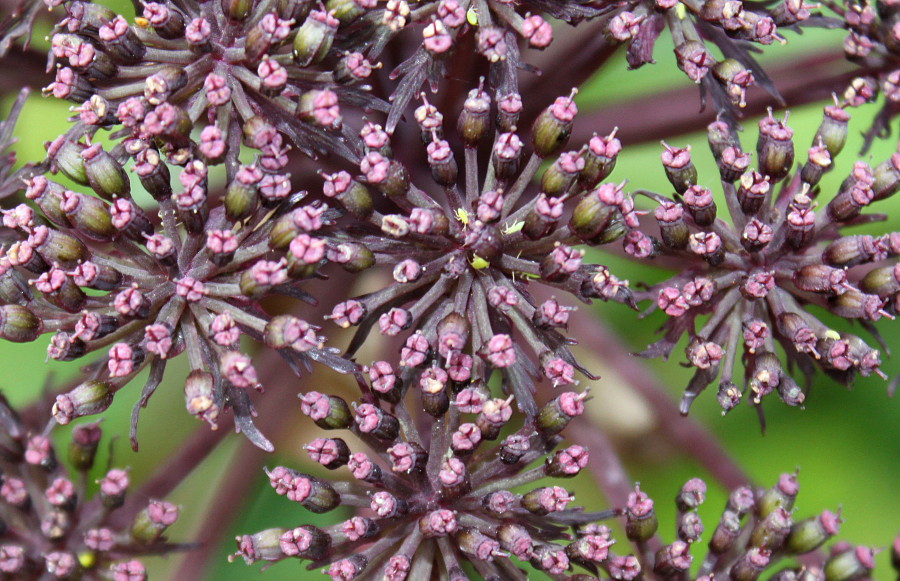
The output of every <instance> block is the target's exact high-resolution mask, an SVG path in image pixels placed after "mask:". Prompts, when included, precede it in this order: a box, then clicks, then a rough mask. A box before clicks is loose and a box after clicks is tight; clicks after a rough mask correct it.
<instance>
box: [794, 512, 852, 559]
mask: <svg viewBox="0 0 900 581" xmlns="http://www.w3.org/2000/svg"><path fill="white" fill-rule="evenodd" d="M840 525H841V517H840V515H839V514H834V513H833V512H831V511H830V510H826V511H823V512H822V514H820V515H819V516H813V517H810V518H808V519H805V520H802V521H800V522H798V523H794V525H793V526H792V527H791V532H790V534H789V535H788V538H787V542H786V543H785V545H784V548H785V550H786V551H787V552H789V553H794V554H798V555H799V554H801V553H808V552H810V551H814V550H816V549H818V548H819V547H821V546H822V544H823V543H825V541H827V540H828V539H830V538H831V537H833V536H834V535H836V534H837V533H838V530H839V529H840Z"/></svg>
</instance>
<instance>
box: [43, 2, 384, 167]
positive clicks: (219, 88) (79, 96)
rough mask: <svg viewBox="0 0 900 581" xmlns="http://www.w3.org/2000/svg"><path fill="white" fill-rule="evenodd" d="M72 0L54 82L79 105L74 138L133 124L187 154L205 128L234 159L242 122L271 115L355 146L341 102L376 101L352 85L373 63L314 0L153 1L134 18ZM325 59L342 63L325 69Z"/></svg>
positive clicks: (269, 152)
mask: <svg viewBox="0 0 900 581" xmlns="http://www.w3.org/2000/svg"><path fill="white" fill-rule="evenodd" d="M66 10H67V13H68V17H67V18H66V19H65V21H64V24H65V29H64V31H61V32H58V33H57V34H55V35H54V36H53V38H52V39H51V40H52V55H53V57H54V58H55V60H56V61H57V63H58V66H57V69H56V80H55V81H54V82H53V83H52V84H51V85H50V86H49V87H47V89H46V91H47V92H48V93H51V94H53V95H54V96H55V97H57V98H62V99H67V100H69V101H72V102H74V103H76V104H77V105H78V112H79V119H78V122H77V123H76V124H75V126H73V128H72V129H71V130H70V131H69V133H68V137H69V138H70V140H73V139H77V138H78V137H79V136H81V135H83V134H88V135H91V134H93V133H95V132H96V131H97V130H98V129H99V128H110V127H113V126H117V125H121V126H122V127H123V129H122V130H121V131H120V132H117V133H116V134H115V135H118V136H121V137H127V138H129V139H138V140H144V141H146V140H148V139H152V140H155V141H159V142H161V143H164V144H165V145H166V147H167V148H170V149H171V150H173V154H174V155H184V154H183V153H180V152H182V150H183V149H184V148H186V147H189V146H190V145H191V142H192V140H193V139H196V136H192V135H191V131H192V129H193V128H194V127H197V128H198V129H199V128H200V127H202V128H203V131H202V132H201V133H200V135H199V139H197V141H196V143H194V145H195V146H196V147H197V148H198V149H200V150H202V151H203V155H204V156H205V157H207V158H210V159H219V158H221V157H223V156H225V157H227V158H228V160H229V162H231V163H234V161H235V159H236V157H237V151H236V150H237V147H238V144H239V142H240V139H241V135H242V131H243V134H244V135H245V136H247V135H255V134H256V132H257V127H256V126H257V125H258V123H259V121H260V117H262V118H265V120H266V122H267V123H269V124H271V125H275V126H277V127H278V128H279V130H280V131H282V132H283V133H284V134H285V135H286V136H287V137H288V138H289V139H290V141H291V142H292V143H293V144H294V145H295V146H297V147H300V148H301V149H302V150H304V151H306V152H308V153H312V152H318V151H337V152H339V153H341V154H343V155H345V156H348V155H350V151H349V149H348V148H347V147H346V145H345V144H344V143H343V138H342V137H341V133H340V128H341V112H340V102H341V101H342V100H344V99H349V100H350V101H351V102H354V103H355V104H357V105H359V104H366V105H369V106H375V101H374V100H373V99H371V98H369V97H367V96H366V95H365V93H362V92H360V91H357V90H354V89H352V88H350V87H348V86H347V85H348V84H353V83H355V82H357V81H359V80H362V79H364V78H366V77H367V76H368V75H369V74H370V72H371V69H372V65H371V63H369V62H368V61H367V60H366V59H365V58H364V57H363V56H362V55H361V54H359V53H348V52H342V51H340V50H339V49H338V48H337V46H336V45H334V39H335V37H336V35H338V34H339V33H341V34H342V31H341V30H339V29H340V22H339V21H338V20H337V19H336V18H335V17H334V16H333V13H331V12H327V11H324V10H322V9H321V7H320V8H315V7H313V5H312V3H305V2H304V3H289V2H280V3H268V2H246V1H243V0H235V1H233V2H221V3H220V2H201V3H197V4H191V3H184V4H178V5H177V6H176V5H175V4H174V3H171V2H161V3H158V2H147V3H144V5H143V13H142V14H141V15H140V16H139V17H138V18H136V20H135V23H134V24H130V23H129V22H128V21H127V20H126V19H125V18H124V17H123V16H121V15H117V14H115V13H114V12H112V11H111V10H110V9H108V8H105V7H103V6H101V5H99V4H93V3H90V2H81V1H74V2H68V3H67V4H66ZM325 59H329V61H328V62H332V61H334V62H335V65H334V67H333V68H328V67H319V68H317V67H316V65H318V64H319V63H320V62H322V61H324V60H325ZM262 145H264V147H260V146H262ZM257 147H260V148H261V149H263V153H264V155H266V156H267V157H270V158H273V159H278V158H280V157H282V156H284V154H285V151H286V149H287V148H286V147H285V146H284V144H283V143H282V141H281V140H280V139H278V140H276V141H274V142H270V143H265V144H259V145H258V146H257Z"/></svg>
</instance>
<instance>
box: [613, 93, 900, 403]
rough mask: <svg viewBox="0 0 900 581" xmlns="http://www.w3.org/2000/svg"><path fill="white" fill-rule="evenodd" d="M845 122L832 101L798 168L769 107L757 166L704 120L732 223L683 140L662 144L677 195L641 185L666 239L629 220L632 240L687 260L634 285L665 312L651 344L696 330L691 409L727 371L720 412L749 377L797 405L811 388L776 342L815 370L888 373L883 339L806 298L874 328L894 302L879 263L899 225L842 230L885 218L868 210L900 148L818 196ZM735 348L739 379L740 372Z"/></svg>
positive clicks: (639, 248) (894, 278)
mask: <svg viewBox="0 0 900 581" xmlns="http://www.w3.org/2000/svg"><path fill="white" fill-rule="evenodd" d="M848 120H849V115H848V113H847V112H846V111H845V110H844V109H843V108H841V107H838V106H829V107H826V109H825V112H824V119H823V121H822V124H821V125H820V127H819V131H818V133H817V134H816V137H815V140H814V142H813V144H812V146H811V147H810V149H809V151H808V156H807V160H806V161H805V163H804V165H803V166H802V168H801V169H800V170H799V171H795V172H792V171H791V170H792V167H793V163H794V143H793V132H792V130H791V129H790V128H789V127H787V125H785V124H784V122H783V121H780V120H777V119H775V118H774V117H773V116H772V114H771V112H770V114H769V116H768V117H766V118H764V119H762V120H761V121H760V123H759V126H760V132H759V141H758V142H757V148H756V153H757V163H758V167H757V168H756V169H750V168H749V154H747V153H744V151H743V149H742V148H741V144H740V141H739V140H738V138H737V135H736V134H734V133H733V132H732V131H731V130H730V129H729V128H728V126H727V125H726V124H725V123H723V122H718V121H717V122H715V123H713V124H712V125H710V127H709V143H710V147H711V148H712V151H713V154H714V155H715V158H716V162H717V163H718V166H719V170H720V175H721V179H722V188H723V190H724V193H725V201H726V206H727V210H728V214H729V215H730V223H728V222H726V221H724V220H723V219H721V218H719V217H717V208H716V204H715V201H714V200H713V196H712V192H711V191H710V190H709V189H707V188H705V187H703V186H702V185H700V184H699V183H698V181H697V172H696V170H695V169H694V167H693V164H692V163H691V161H690V153H689V151H688V150H684V149H677V148H672V147H669V146H666V151H665V152H664V153H663V165H664V166H665V169H666V173H667V175H668V176H669V179H670V181H671V182H672V185H673V187H674V188H675V190H676V192H677V193H676V195H675V196H674V198H673V199H670V198H667V197H665V196H660V195H658V194H653V193H648V192H642V193H645V194H646V195H647V196H649V197H650V198H652V199H653V200H655V201H656V202H657V203H658V206H657V208H656V209H655V210H654V217H655V218H656V222H657V224H658V227H659V238H656V237H651V236H648V235H646V234H644V233H643V232H641V231H639V230H633V231H631V232H630V233H629V234H628V235H626V237H625V240H626V246H625V249H626V252H628V253H630V254H632V255H634V256H636V257H639V258H645V257H649V256H659V259H660V260H661V261H664V262H667V261H669V260H672V261H673V263H677V264H678V265H679V268H680V269H681V272H680V274H678V275H677V276H675V277H674V278H671V279H669V280H668V281H666V282H663V283H660V284H658V285H655V286H653V287H652V288H651V289H650V290H648V291H647V292H643V293H641V294H640V297H641V298H643V299H648V300H652V301H654V305H652V306H651V307H650V308H651V310H653V309H660V310H662V311H664V312H665V313H666V314H667V315H669V316H670V319H669V320H668V321H667V322H666V323H665V325H664V326H663V331H664V333H665V337H664V338H663V339H662V340H661V341H658V342H657V343H654V344H653V345H651V346H650V347H649V348H648V349H647V350H646V351H645V352H644V353H643V355H647V356H659V355H662V356H668V355H669V353H671V351H672V349H673V348H674V347H675V344H676V342H677V341H678V339H679V337H681V336H682V335H684V334H687V335H688V337H689V341H688V346H687V349H686V353H687V358H688V362H689V364H690V365H691V366H692V367H694V368H695V369H696V373H695V375H694V377H693V379H692V380H691V382H690V384H689V385H688V387H687V390H686V391H685V394H684V396H683V398H682V403H681V408H682V411H683V412H684V413H686V412H687V410H688V407H689V406H690V404H691V402H692V401H693V399H694V398H695V397H696V396H697V395H698V394H699V393H700V392H701V391H702V390H703V389H705V388H706V386H707V385H709V384H710V383H711V382H712V381H714V380H715V378H716V377H717V376H718V375H719V374H720V372H721V381H720V383H719V393H718V398H719V403H720V404H721V406H722V408H723V409H724V410H725V411H728V410H730V409H731V408H733V407H734V406H735V405H737V403H738V401H739V400H740V398H741V396H742V394H743V391H744V390H745V389H747V390H749V395H748V399H749V401H750V402H751V403H752V404H753V405H759V403H760V402H761V400H762V398H764V397H765V396H767V395H769V394H770V393H773V392H774V393H777V394H778V396H779V397H780V398H781V399H782V401H784V402H785V403H787V404H789V405H800V404H802V403H803V401H804V399H805V391H804V390H803V389H801V388H800V387H799V386H798V385H797V383H795V381H794V380H793V379H792V378H791V377H790V376H789V375H788V374H787V372H786V371H785V370H784V368H783V366H782V364H781V358H780V357H779V356H778V354H777V353H778V349H779V347H780V348H781V349H782V350H783V352H784V354H785V357H786V358H787V360H788V361H789V362H791V363H793V364H796V365H797V366H798V368H799V369H800V370H801V372H802V373H803V374H804V376H805V377H806V378H807V381H809V379H810V377H811V375H812V373H813V371H814V368H815V367H819V368H820V369H822V370H824V371H825V372H827V373H828V374H829V375H831V376H832V377H834V378H835V379H837V380H839V381H841V382H842V383H849V382H851V381H852V379H853V377H854V376H855V375H856V374H859V375H863V376H866V375H869V374H871V373H878V374H881V372H880V370H879V368H878V366H879V364H880V358H879V351H878V350H877V349H874V348H872V347H870V346H869V345H867V344H866V343H865V342H864V341H863V340H862V339H860V338H859V337H858V336H856V335H852V334H848V333H838V332H837V331H834V330H832V329H830V328H829V327H828V325H827V324H826V323H824V322H822V321H820V320H819V318H818V317H817V316H816V315H814V314H813V313H812V312H811V311H810V310H808V307H809V306H811V305H815V306H819V307H822V308H824V309H826V310H827V311H829V312H831V313H832V314H834V315H836V316H838V317H842V318H845V319H849V320H852V321H856V322H859V323H860V324H861V325H862V326H863V327H864V328H865V329H868V330H870V331H872V330H873V328H872V326H871V322H872V321H875V320H877V319H879V318H881V317H884V316H886V317H890V318H893V315H892V314H891V313H892V312H896V297H897V292H898V291H900V278H898V277H900V270H897V267H896V266H893V265H885V264H884V261H885V260H886V259H887V258H889V257H893V256H896V255H897V254H898V253H900V237H898V235H897V234H896V233H891V234H885V235H883V236H880V237H873V236H869V235H849V234H844V232H843V229H844V228H845V227H846V226H850V225H855V224H864V223H867V222H871V221H874V220H878V219H880V217H879V216H878V215H866V214H863V213H862V212H863V211H864V210H865V208H866V207H867V206H868V205H869V204H871V203H873V202H877V201H880V200H884V199H886V198H888V197H890V196H892V195H893V194H895V193H896V192H897V190H898V189H900V154H894V155H892V156H891V158H890V159H888V160H887V161H885V162H883V163H881V164H880V165H878V166H877V167H875V168H874V169H873V168H872V167H870V166H869V165H867V164H866V163H864V162H862V161H858V162H856V163H855V164H854V166H853V170H852V171H851V173H850V175H849V176H848V177H847V178H846V179H845V180H844V181H843V183H842V184H841V185H840V187H839V188H838V191H837V192H836V193H835V194H833V196H831V197H830V199H828V200H827V202H826V201H823V202H821V204H822V206H823V207H820V208H817V206H818V205H819V202H817V201H816V199H817V198H819V197H820V196H821V195H822V192H821V188H820V187H819V185H818V184H819V180H820V179H821V177H822V175H824V173H825V172H827V171H829V170H830V169H831V168H832V164H833V158H834V157H835V156H836V155H837V154H838V153H839V152H840V151H841V149H842V148H843V145H844V142H845V140H846V136H847V131H848V129H847V123H848ZM780 182H783V184H782V185H781V187H780V189H778V190H776V185H777V184H779V183H780ZM645 249H646V250H645ZM705 315H709V316H708V318H707V319H706V320H705V321H701V319H700V317H701V316H705ZM698 324H700V325H701V327H700V328H699V329H695V326H696V325H698ZM739 351H742V352H743V355H742V359H743V362H744V364H745V371H744V377H743V380H738V379H737V378H736V373H735V364H736V362H737V361H738V357H737V355H738V352H739ZM741 384H743V389H742V388H741V387H740V386H741Z"/></svg>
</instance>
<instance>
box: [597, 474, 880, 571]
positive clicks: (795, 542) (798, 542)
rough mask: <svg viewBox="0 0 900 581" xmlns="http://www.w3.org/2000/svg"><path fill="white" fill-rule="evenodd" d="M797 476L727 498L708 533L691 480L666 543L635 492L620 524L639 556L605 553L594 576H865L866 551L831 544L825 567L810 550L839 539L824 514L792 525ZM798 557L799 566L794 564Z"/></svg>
mask: <svg viewBox="0 0 900 581" xmlns="http://www.w3.org/2000/svg"><path fill="white" fill-rule="evenodd" d="M796 476H797V475H796V474H782V475H781V476H780V477H779V479H778V482H777V484H775V486H773V487H772V488H769V489H763V488H754V487H750V486H743V487H740V488H737V489H735V490H733V491H732V492H731V494H730V495H729V497H728V501H727V502H726V505H725V509H724V510H723V511H722V513H721V516H720V517H719V520H718V523H717V524H716V526H715V527H714V528H712V527H710V528H708V529H706V531H704V528H705V527H704V525H703V523H702V522H701V520H700V517H699V515H698V513H697V508H698V506H699V505H700V504H702V503H703V501H704V497H705V493H706V484H705V483H704V482H703V481H702V480H700V479H699V478H694V479H692V480H689V481H688V482H687V483H686V484H685V485H684V486H683V487H682V489H681V491H680V493H679V494H678V495H677V496H676V498H675V503H676V506H677V513H676V522H675V530H676V535H675V536H676V538H675V539H674V540H673V541H671V542H668V543H667V542H665V541H662V540H660V538H659V536H658V535H657V534H656V526H657V519H656V515H655V511H654V508H653V506H654V505H653V501H652V500H651V499H650V498H649V497H647V495H646V494H644V493H643V492H641V491H640V489H639V488H637V489H636V490H635V492H634V493H633V494H632V495H630V496H629V499H628V505H627V507H626V509H625V514H624V518H625V529H626V533H627V536H628V538H629V540H631V541H632V542H633V543H635V544H636V546H637V547H638V548H640V549H642V550H640V551H638V552H637V553H636V554H635V555H626V556H620V555H616V554H614V553H613V552H610V554H609V556H608V559H607V560H605V561H604V562H603V563H601V564H600V568H601V569H603V570H604V571H605V572H606V573H607V574H608V575H609V576H610V577H611V578H613V579H621V580H630V579H636V578H639V577H643V578H645V579H655V580H664V579H678V578H690V579H696V580H697V581H711V580H712V579H719V578H722V579H736V580H744V579H747V580H750V579H757V578H760V577H763V576H765V577H769V576H771V574H770V572H771V573H774V574H775V577H774V578H787V579H828V580H831V579H834V580H839V579H840V580H849V579H856V578H861V577H864V576H866V575H868V574H870V573H871V571H872V569H873V567H874V561H873V551H872V550H871V549H869V548H867V547H861V546H860V547H855V546H852V545H849V544H848V543H843V542H837V543H834V544H833V545H832V547H831V552H830V556H829V557H828V558H827V559H822V558H817V557H819V556H818V555H816V554H815V552H816V550H817V549H819V548H820V547H822V546H823V545H824V544H825V543H827V542H828V541H830V540H831V539H833V538H834V537H835V535H837V533H838V531H839V529H840V524H841V522H842V520H841V518H840V514H835V513H833V512H831V511H829V510H824V511H822V512H821V513H820V514H818V515H815V516H811V517H807V518H804V519H797V518H795V516H794V501H795V499H796V497H797V493H798V491H799V486H798V484H797V479H796ZM704 532H705V533H706V535H705V538H708V539H709V540H708V541H705V540H704ZM702 545H706V546H707V549H706V551H705V553H704V551H703V550H702V549H698V547H701V546H702ZM650 547H653V548H650ZM801 555H804V556H805V559H804V560H803V564H802V565H801V564H800V563H798V562H795V561H794V559H796V558H797V557H799V556H801ZM698 564H699V566H698Z"/></svg>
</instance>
